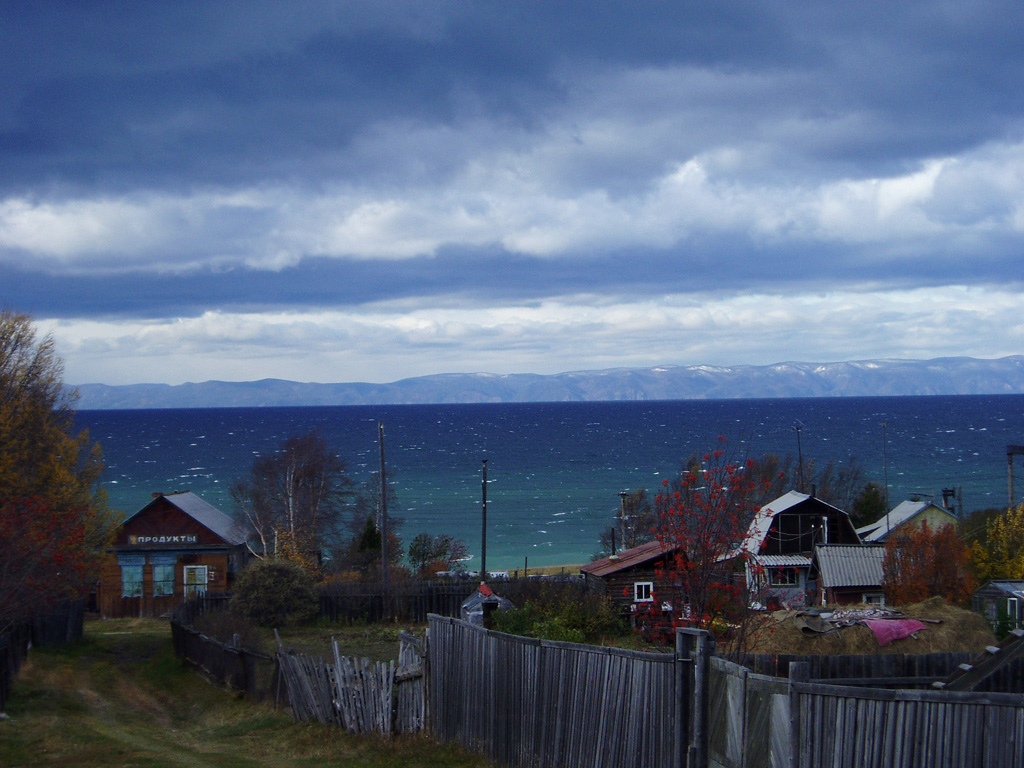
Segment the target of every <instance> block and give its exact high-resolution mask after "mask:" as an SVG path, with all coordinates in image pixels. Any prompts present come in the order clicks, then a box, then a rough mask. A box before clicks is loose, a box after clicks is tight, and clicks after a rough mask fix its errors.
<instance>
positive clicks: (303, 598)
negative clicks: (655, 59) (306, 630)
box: [231, 558, 317, 627]
mask: <svg viewBox="0 0 1024 768" xmlns="http://www.w3.org/2000/svg"><path fill="white" fill-rule="evenodd" d="M231 610H232V611H234V612H235V613H237V614H239V615H241V616H244V617H246V618H248V619H252V620H253V621H255V622H256V623H257V624H261V625H262V626H265V627H281V626H285V625H287V624H297V623H299V622H303V621H306V620H307V619H311V618H312V617H313V616H314V615H316V610H317V594H316V587H315V586H314V584H313V577H312V575H311V574H310V572H309V571H308V570H307V569H306V568H304V567H302V565H301V564H300V563H297V562H295V561H292V560H286V559H284V558H273V559H268V560H254V561H253V562H251V563H249V565H248V566H246V568H245V570H244V571H242V573H241V575H240V576H239V577H238V581H237V582H235V588H234V594H233V595H232V597H231Z"/></svg>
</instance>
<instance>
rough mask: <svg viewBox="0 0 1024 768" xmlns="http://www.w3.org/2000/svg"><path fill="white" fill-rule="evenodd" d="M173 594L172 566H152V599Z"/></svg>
mask: <svg viewBox="0 0 1024 768" xmlns="http://www.w3.org/2000/svg"><path fill="white" fill-rule="evenodd" d="M173 594H174V564H173V563H172V564H170V565H154V566H153V597H166V596H167V595H173Z"/></svg>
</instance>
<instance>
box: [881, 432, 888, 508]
mask: <svg viewBox="0 0 1024 768" xmlns="http://www.w3.org/2000/svg"><path fill="white" fill-rule="evenodd" d="M887 442H888V440H886V436H885V422H884V421H883V422H882V482H883V483H884V484H885V519H886V523H887V525H886V528H888V521H889V455H888V453H887V450H888V449H887V447H886V443H887Z"/></svg>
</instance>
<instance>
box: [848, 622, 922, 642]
mask: <svg viewBox="0 0 1024 768" xmlns="http://www.w3.org/2000/svg"><path fill="white" fill-rule="evenodd" d="M861 623H862V624H864V625H865V626H866V627H868V629H870V630H871V631H872V632H874V633H875V638H876V639H877V640H878V644H879V645H888V644H889V643H891V642H892V641H893V640H902V639H903V638H904V637H910V636H911V635H912V634H914V633H915V632H920V631H921V630H922V629H928V626H927V625H926V624H924V623H922V622H920V621H918V620H917V619H863V620H862V621H861Z"/></svg>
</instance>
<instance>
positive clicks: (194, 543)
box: [97, 491, 249, 618]
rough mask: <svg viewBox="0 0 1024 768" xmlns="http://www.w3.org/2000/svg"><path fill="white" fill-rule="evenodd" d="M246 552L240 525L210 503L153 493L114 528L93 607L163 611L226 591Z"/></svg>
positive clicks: (107, 611) (122, 612)
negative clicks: (196, 597)
mask: <svg viewBox="0 0 1024 768" xmlns="http://www.w3.org/2000/svg"><path fill="white" fill-rule="evenodd" d="M248 552H249V550H248V547H247V545H246V536H245V531H244V529H243V528H242V527H241V526H239V525H238V524H237V523H236V522H235V521H234V520H232V519H231V518H230V517H228V516H227V515H226V514H224V513H223V512H221V511H220V510H219V509H217V508H216V507H215V506H213V505H212V504H210V503H208V502H206V501H204V500H203V499H201V498H200V497H199V496H197V495H196V494H194V493H191V492H189V491H182V492H178V493H154V494H153V498H152V500H151V501H150V502H149V503H148V504H147V505H146V506H144V507H143V508H142V509H140V510H139V511H138V512H136V513H135V514H133V515H131V516H130V517H128V518H127V519H126V520H125V521H124V522H123V523H122V524H121V526H120V527H119V528H118V530H117V533H116V535H115V538H114V544H113V546H112V547H111V548H110V549H109V550H108V554H109V555H110V557H108V558H107V559H106V562H105V564H104V567H103V569H102V573H101V577H100V584H99V589H98V590H97V607H98V609H99V611H100V613H101V614H102V615H103V616H104V617H106V618H115V617H122V616H161V615H163V614H164V613H166V612H167V611H170V610H171V609H173V608H174V607H175V606H177V605H178V604H179V603H180V602H181V601H182V600H184V599H186V598H188V597H190V596H192V595H195V594H204V593H208V592H209V593H213V594H216V593H225V592H227V591H228V588H229V586H230V584H231V582H232V581H233V579H234V577H235V575H236V574H237V573H239V572H240V571H241V570H242V568H243V567H245V563H246V559H247V555H248Z"/></svg>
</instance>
